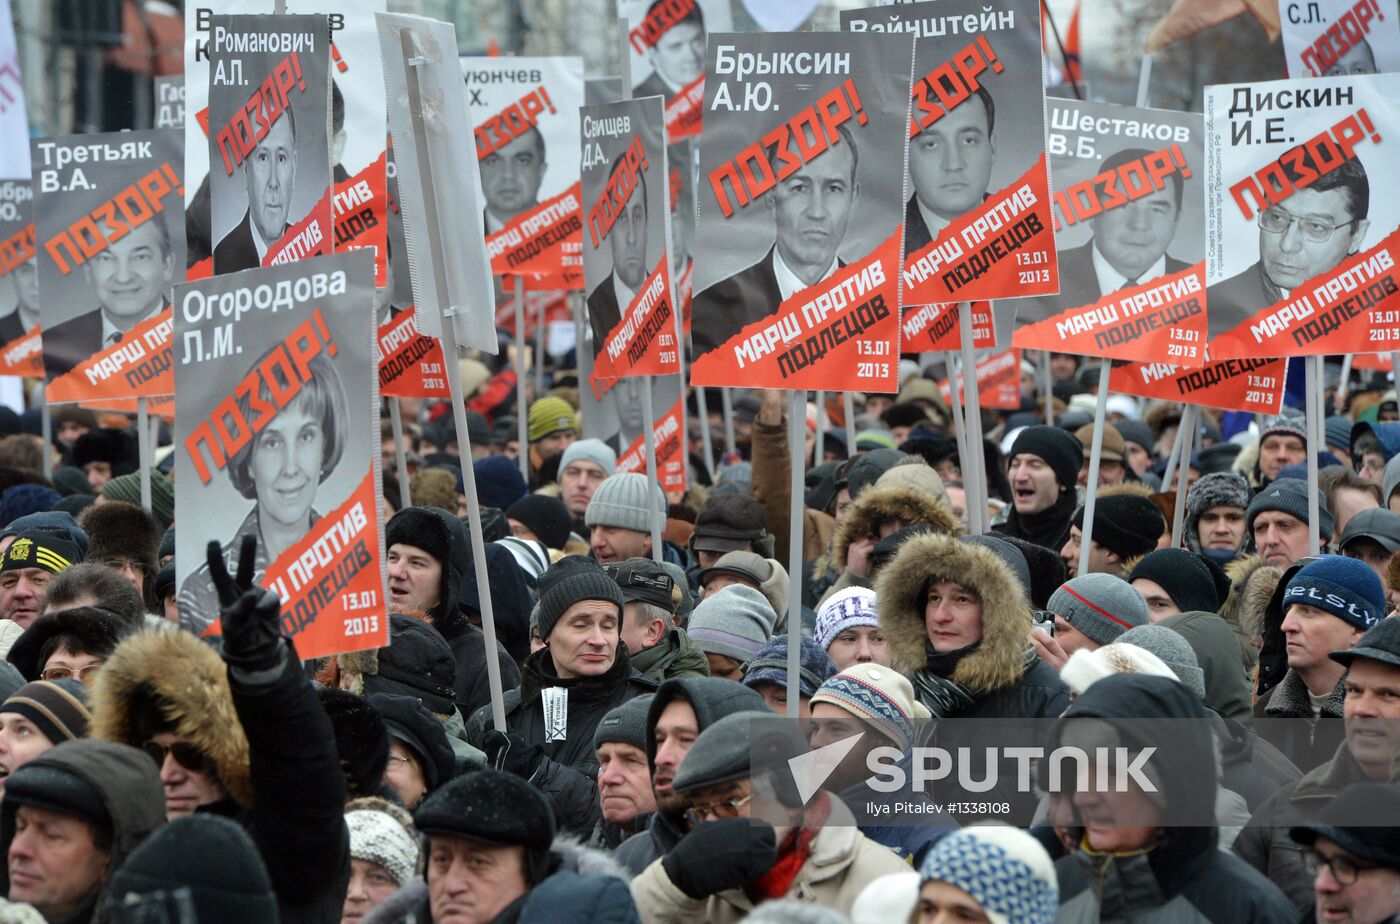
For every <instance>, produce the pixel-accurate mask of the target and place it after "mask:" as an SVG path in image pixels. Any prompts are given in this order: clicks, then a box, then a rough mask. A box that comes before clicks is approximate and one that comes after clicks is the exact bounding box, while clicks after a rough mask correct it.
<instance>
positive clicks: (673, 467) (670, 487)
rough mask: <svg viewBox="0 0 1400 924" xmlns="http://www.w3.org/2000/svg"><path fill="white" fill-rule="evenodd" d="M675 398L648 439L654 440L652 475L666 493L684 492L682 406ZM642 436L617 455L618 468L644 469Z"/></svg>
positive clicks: (631, 470)
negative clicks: (657, 479)
mask: <svg viewBox="0 0 1400 924" xmlns="http://www.w3.org/2000/svg"><path fill="white" fill-rule="evenodd" d="M682 400H684V398H679V399H677V400H676V403H675V404H674V405H672V406H671V409H670V410H669V411H667V412H666V414H665V415H664V416H663V417H661V419H660V420H658V421H656V426H655V427H653V428H652V440H653V441H654V442H655V444H656V476H657V477H658V478H659V479H661V489H662V490H663V491H665V492H666V493H667V494H668V495H670V494H684V493H685V463H686V460H685V456H684V455H682V453H681V414H682V411H683V408H682V407H681V401H682ZM645 441H646V437H644V436H639V437H637V439H636V440H634V441H633V443H632V445H631V446H628V447H627V451H626V452H624V453H623V454H622V455H620V456H618V457H617V470H618V471H619V472H642V473H643V474H645V473H646V470H647V456H646V442H645Z"/></svg>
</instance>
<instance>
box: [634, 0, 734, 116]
mask: <svg viewBox="0 0 1400 924" xmlns="http://www.w3.org/2000/svg"><path fill="white" fill-rule="evenodd" d="M617 15H618V16H620V17H622V18H623V19H625V20H627V27H628V30H627V46H628V49H629V54H630V55H631V59H632V61H631V65H632V66H631V73H632V93H631V95H632V97H633V98H635V99H641V98H643V97H646V96H659V97H661V98H662V100H663V101H664V102H665V105H666V137H667V138H668V139H669V140H671V141H679V140H681V139H682V138H690V137H692V136H694V135H698V134H700V112H701V108H700V106H701V103H702V102H703V101H704V96H705V36H706V34H707V33H712V32H728V31H730V30H731V29H733V28H734V22H733V14H732V11H731V10H730V6H729V0H617Z"/></svg>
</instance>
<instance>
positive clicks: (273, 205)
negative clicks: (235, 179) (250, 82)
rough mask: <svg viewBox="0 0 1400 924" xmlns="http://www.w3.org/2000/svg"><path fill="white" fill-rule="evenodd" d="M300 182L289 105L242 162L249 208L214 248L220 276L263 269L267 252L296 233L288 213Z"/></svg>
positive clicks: (217, 271)
mask: <svg viewBox="0 0 1400 924" xmlns="http://www.w3.org/2000/svg"><path fill="white" fill-rule="evenodd" d="M296 179H297V124H296V117H295V116H294V115H293V114H292V107H291V106H288V107H287V108H285V109H283V110H282V114H281V115H280V116H278V117H277V120H276V121H275V122H273V123H272V126H271V127H270V128H269V129H268V130H267V134H266V135H264V136H263V138H262V140H261V141H259V142H258V144H257V147H255V148H253V153H252V154H250V155H248V157H247V158H246V159H244V161H243V184H244V186H245V187H246V188H247V191H248V210H247V211H246V212H245V213H244V214H243V220H242V221H240V222H239V223H238V224H236V225H234V227H233V230H232V231H230V232H229V233H228V234H227V235H225V236H224V239H223V240H221V241H219V243H218V245H217V246H215V247H214V272H215V273H220V274H222V273H236V272H238V271H239V270H245V269H252V268H254V267H258V266H262V262H263V259H264V258H265V257H266V256H267V252H268V251H269V250H271V249H272V247H273V246H274V245H275V244H276V243H277V242H278V241H280V240H282V238H283V236H284V235H286V233H287V232H288V231H289V230H291V227H292V222H291V221H289V220H288V212H289V211H290V210H291V206H292V196H293V193H294V190H295V189H296Z"/></svg>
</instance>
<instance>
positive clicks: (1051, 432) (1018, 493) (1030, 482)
mask: <svg viewBox="0 0 1400 924" xmlns="http://www.w3.org/2000/svg"><path fill="white" fill-rule="evenodd" d="M1083 454H1084V447H1083V444H1081V443H1080V442H1079V440H1078V439H1076V438H1075V437H1074V435H1073V434H1070V433H1066V432H1065V431H1064V430H1061V429H1059V428H1058V427H1047V426H1036V427H1026V428H1025V429H1024V430H1022V431H1021V432H1020V434H1019V435H1018V436H1017V437H1016V441H1015V442H1014V443H1012V444H1011V454H1010V456H1009V459H1010V461H1009V462H1008V463H1007V473H1006V474H1007V477H1008V478H1009V479H1010V481H1011V504H1012V506H1011V513H1010V514H1009V515H1008V516H1007V519H1006V522H1005V523H1003V524H1001V525H1000V526H998V527H996V531H997V532H1000V533H1004V534H1006V535H1008V536H1012V537H1015V538H1017V539H1024V540H1026V541H1027V542H1034V543H1035V544H1036V545H1039V546H1043V547H1044V548H1047V549H1050V550H1051V551H1053V552H1058V551H1059V550H1060V549H1061V548H1062V547H1063V546H1064V544H1065V540H1067V539H1068V538H1069V523H1070V518H1071V517H1073V516H1074V510H1075V507H1077V506H1078V498H1077V496H1076V494H1075V490H1074V488H1075V484H1076V482H1077V481H1078V480H1079V464H1080V462H1081V460H1082V458H1083Z"/></svg>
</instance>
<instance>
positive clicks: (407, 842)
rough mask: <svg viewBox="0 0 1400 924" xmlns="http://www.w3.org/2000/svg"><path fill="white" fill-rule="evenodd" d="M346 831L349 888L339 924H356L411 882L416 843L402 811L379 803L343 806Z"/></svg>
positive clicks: (368, 800) (365, 801) (373, 800)
mask: <svg viewBox="0 0 1400 924" xmlns="http://www.w3.org/2000/svg"><path fill="white" fill-rule="evenodd" d="M346 809H347V811H346V813H345V824H346V827H348V828H349V829H350V885H349V888H347V889H346V892H345V908H344V910H343V911H342V912H341V917H340V924H359V922H361V921H362V920H363V919H364V917H365V916H366V915H368V914H369V913H370V912H371V911H373V910H374V909H375V908H376V907H378V906H379V905H380V904H381V903H382V902H383V901H384V900H385V899H387V898H389V896H391V895H393V894H394V893H395V892H397V891H398V890H399V889H400V888H401V887H402V886H404V885H407V884H408V882H409V881H410V880H412V879H413V874H414V871H415V870H416V869H417V867H418V840H417V838H416V837H415V836H414V835H413V834H412V833H411V831H412V827H413V822H412V820H411V819H410V818H409V816H408V813H407V812H406V811H404V810H403V809H402V808H399V807H398V806H396V805H393V804H391V803H389V802H387V801H385V800H383V799H378V798H366V799H356V800H355V801H354V802H351V803H350V804H349V805H348V806H346Z"/></svg>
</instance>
